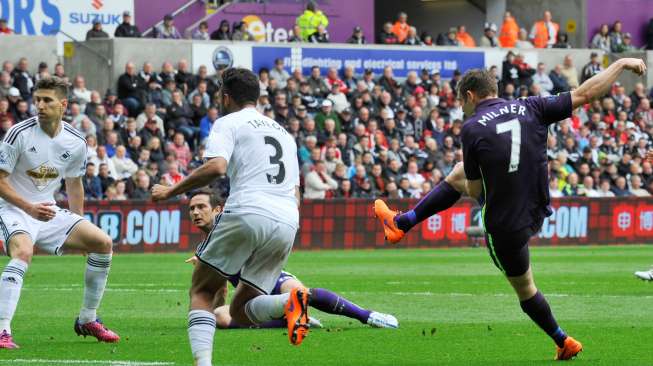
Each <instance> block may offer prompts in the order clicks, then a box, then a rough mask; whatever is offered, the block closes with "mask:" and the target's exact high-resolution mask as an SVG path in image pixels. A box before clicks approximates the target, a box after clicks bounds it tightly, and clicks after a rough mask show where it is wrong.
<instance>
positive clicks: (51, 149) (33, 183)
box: [0, 117, 86, 203]
mask: <svg viewBox="0 0 653 366" xmlns="http://www.w3.org/2000/svg"><path fill="white" fill-rule="evenodd" d="M61 124H62V127H61V131H59V134H58V135H57V136H55V137H53V138H52V137H50V136H48V135H47V134H46V133H45V132H44V131H43V130H42V129H41V126H40V125H39V122H38V118H37V117H33V118H30V119H27V120H25V121H23V122H21V123H18V124H16V125H14V126H13V127H12V128H10V129H9V131H7V134H6V135H5V137H4V139H3V140H2V142H1V143H0V170H4V171H5V172H7V173H9V178H8V179H9V183H10V184H11V186H12V187H13V188H14V189H15V190H16V192H18V194H20V196H21V197H22V198H23V199H25V200H27V201H28V202H32V203H40V202H54V193H55V192H56V191H57V190H59V188H60V187H61V180H62V179H63V178H75V177H80V176H82V175H84V173H85V171H86V140H85V139H84V137H83V136H82V135H81V134H80V133H79V132H78V131H76V130H75V129H74V128H72V127H71V126H70V125H69V124H68V123H66V122H63V121H62V122H61ZM3 202H4V200H2V199H0V203H3Z"/></svg>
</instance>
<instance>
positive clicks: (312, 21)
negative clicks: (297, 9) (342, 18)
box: [296, 1, 329, 41]
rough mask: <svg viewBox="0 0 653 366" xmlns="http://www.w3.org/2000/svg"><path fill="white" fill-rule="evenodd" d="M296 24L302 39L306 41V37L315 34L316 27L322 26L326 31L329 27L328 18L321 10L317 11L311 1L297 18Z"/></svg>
mask: <svg viewBox="0 0 653 366" xmlns="http://www.w3.org/2000/svg"><path fill="white" fill-rule="evenodd" d="M296 23H297V25H298V26H299V29H301V37H302V39H303V40H304V41H308V37H310V36H311V34H313V33H315V32H317V27H318V26H320V25H321V26H324V28H325V29H326V27H327V26H328V25H329V18H327V16H326V15H324V13H322V11H321V10H317V5H315V3H314V2H313V1H311V2H309V3H308V5H306V10H304V12H303V13H302V15H300V16H298V17H297V21H296Z"/></svg>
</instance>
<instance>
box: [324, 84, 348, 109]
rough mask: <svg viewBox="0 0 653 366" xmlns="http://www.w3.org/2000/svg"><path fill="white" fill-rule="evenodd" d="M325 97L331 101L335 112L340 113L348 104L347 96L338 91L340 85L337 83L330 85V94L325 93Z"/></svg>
mask: <svg viewBox="0 0 653 366" xmlns="http://www.w3.org/2000/svg"><path fill="white" fill-rule="evenodd" d="M327 99H328V100H330V101H331V102H332V103H333V110H334V111H336V113H340V112H342V111H344V110H345V109H347V108H349V106H350V104H349V101H348V100H347V96H346V95H345V93H343V92H342V91H340V85H339V84H337V83H334V84H333V86H332V87H331V94H329V95H327Z"/></svg>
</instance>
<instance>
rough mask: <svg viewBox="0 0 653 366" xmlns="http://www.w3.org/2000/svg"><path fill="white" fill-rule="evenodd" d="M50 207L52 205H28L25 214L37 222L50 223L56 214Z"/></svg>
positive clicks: (52, 204)
mask: <svg viewBox="0 0 653 366" xmlns="http://www.w3.org/2000/svg"><path fill="white" fill-rule="evenodd" d="M50 206H54V203H47V202H46V203H35V204H32V205H30V206H29V207H28V208H27V210H26V212H27V214H28V215H30V216H32V217H33V218H35V219H37V220H39V221H50V220H52V219H53V218H54V216H55V215H56V214H57V213H56V212H55V211H54V209H53V208H52V207H50Z"/></svg>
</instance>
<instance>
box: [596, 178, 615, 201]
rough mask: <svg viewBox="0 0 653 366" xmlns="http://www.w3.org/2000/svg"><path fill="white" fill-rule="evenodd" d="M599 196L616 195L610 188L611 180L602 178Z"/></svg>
mask: <svg viewBox="0 0 653 366" xmlns="http://www.w3.org/2000/svg"><path fill="white" fill-rule="evenodd" d="M597 197H614V193H612V191H611V190H610V181H609V180H607V179H603V180H601V185H600V186H599V191H598V196H597Z"/></svg>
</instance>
